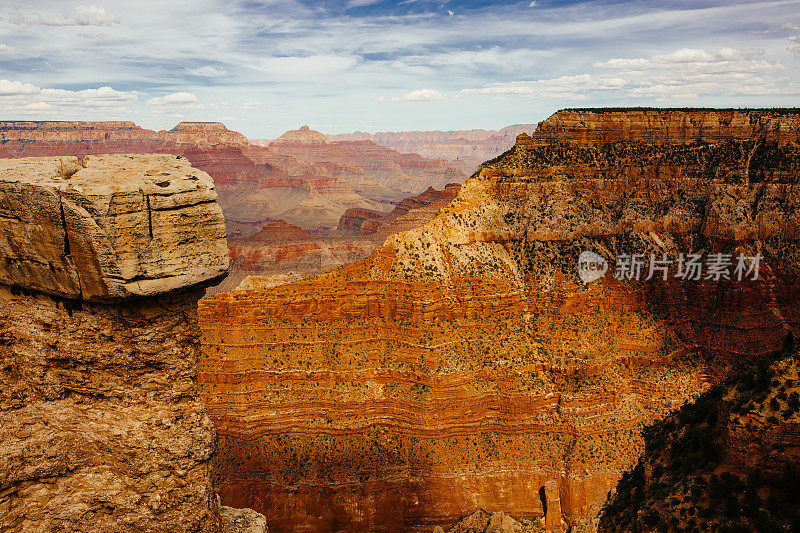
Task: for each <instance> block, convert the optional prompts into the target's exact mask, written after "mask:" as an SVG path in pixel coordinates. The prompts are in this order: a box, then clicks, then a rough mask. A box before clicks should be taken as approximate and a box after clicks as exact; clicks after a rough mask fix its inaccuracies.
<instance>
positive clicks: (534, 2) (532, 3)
mask: <svg viewBox="0 0 800 533" xmlns="http://www.w3.org/2000/svg"><path fill="white" fill-rule="evenodd" d="M528 7H536V0H533V2H531V3H530V4H529V5H528Z"/></svg>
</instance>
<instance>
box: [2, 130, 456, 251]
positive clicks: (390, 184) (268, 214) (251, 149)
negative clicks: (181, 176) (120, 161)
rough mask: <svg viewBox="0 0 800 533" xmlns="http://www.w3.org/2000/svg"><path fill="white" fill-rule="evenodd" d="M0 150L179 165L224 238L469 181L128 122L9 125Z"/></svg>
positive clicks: (328, 221)
mask: <svg viewBox="0 0 800 533" xmlns="http://www.w3.org/2000/svg"><path fill="white" fill-rule="evenodd" d="M0 141H2V142H1V143H0V157H30V156H83V155H95V154H114V153H141V152H156V153H165V154H173V155H180V156H183V157H186V158H187V159H188V160H189V161H190V162H191V163H192V164H193V165H194V166H195V167H196V168H199V169H201V170H204V171H206V172H207V173H208V174H209V175H211V177H212V178H214V181H215V183H216V186H217V193H218V194H219V204H220V205H221V206H222V209H223V212H224V214H225V220H226V223H227V227H228V229H229V231H231V232H240V233H242V234H244V235H245V236H246V235H249V234H250V233H254V232H256V231H258V229H259V228H260V227H261V226H262V225H263V224H264V223H266V222H268V221H269V220H274V219H278V218H280V219H283V220H286V221H288V222H291V223H293V224H297V225H300V226H301V227H303V228H304V229H307V230H316V229H318V228H320V227H327V228H328V229H329V230H330V229H332V228H334V227H335V226H336V224H337V222H338V221H339V218H340V217H341V216H342V215H343V214H344V213H345V211H346V210H347V209H349V208H358V209H370V210H374V211H381V212H388V211H390V210H391V209H392V205H391V204H392V203H393V202H396V201H399V200H402V199H404V198H406V197H408V196H409V195H413V194H418V193H420V192H422V191H424V190H425V189H426V188H427V187H428V186H430V185H435V186H437V187H439V188H440V186H441V185H444V184H445V183H449V182H461V181H463V180H464V179H465V178H466V177H467V174H466V173H464V172H461V171H459V170H458V169H456V168H454V167H453V166H452V165H451V164H449V163H448V162H446V161H443V160H428V159H423V158H422V157H419V156H417V155H410V154H400V153H397V152H395V151H393V150H390V149H387V148H383V147H380V146H378V145H376V144H374V143H372V142H360V143H341V142H332V143H328V142H327V141H326V139H325V136H324V135H322V134H321V133H319V132H314V131H312V130H310V129H308V128H307V127H306V128H305V129H301V130H297V131H294V132H287V134H285V135H284V136H282V138H281V141H280V142H277V143H275V145H274V148H272V149H268V148H265V147H262V146H256V145H252V144H250V143H249V142H248V140H247V139H246V138H245V137H244V135H242V134H241V133H238V132H234V131H230V130H228V129H227V128H226V127H225V126H224V125H223V124H220V123H216V122H181V123H180V124H178V125H177V126H176V127H175V128H173V129H172V130H169V131H158V132H156V131H151V130H146V129H142V128H140V127H139V126H137V125H135V124H133V123H132V122H18V121H7V122H0ZM318 141H319V142H318ZM309 147H310V148H309Z"/></svg>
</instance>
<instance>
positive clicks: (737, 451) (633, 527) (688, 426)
mask: <svg viewBox="0 0 800 533" xmlns="http://www.w3.org/2000/svg"><path fill="white" fill-rule="evenodd" d="M790 346H791V342H790V343H789V345H788V346H787V348H789V347H790ZM644 434H645V453H644V457H642V458H641V459H640V460H639V462H638V463H637V464H636V466H635V467H634V468H632V469H631V470H630V471H629V472H626V473H625V475H624V476H623V478H622V481H620V483H619V485H618V487H617V490H616V491H615V495H614V497H613V498H612V499H611V500H610V501H609V503H608V504H607V505H606V507H604V509H603V513H602V518H601V521H600V530H601V531H604V532H614V533H616V532H628V531H630V532H638V531H641V532H651V531H653V532H654V531H737V530H738V531H797V530H798V528H800V506H798V501H800V469H799V467H798V465H800V354H798V353H797V352H796V351H795V352H794V353H792V352H791V351H790V350H789V349H786V350H785V351H783V353H779V354H777V356H776V357H774V358H773V357H766V358H764V360H762V361H759V362H758V364H756V365H753V366H750V367H746V368H745V369H743V370H742V371H740V372H739V373H738V374H737V375H735V376H733V377H732V378H731V379H730V380H728V381H727V382H725V383H724V384H723V385H721V386H719V387H716V388H714V389H712V390H711V391H709V392H707V393H706V394H704V395H703V396H701V397H700V398H698V399H697V401H696V402H693V403H692V404H689V405H686V406H684V408H682V409H681V410H680V411H679V412H678V413H676V414H674V415H672V416H670V417H669V418H667V419H666V420H664V421H661V422H659V423H657V424H655V425H654V426H651V427H648V428H646V429H645V431H644Z"/></svg>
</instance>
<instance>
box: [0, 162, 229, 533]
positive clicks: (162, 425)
mask: <svg viewBox="0 0 800 533" xmlns="http://www.w3.org/2000/svg"><path fill="white" fill-rule="evenodd" d="M62 163H64V164H62ZM84 164H85V166H84ZM84 164H80V163H78V162H77V161H75V160H74V158H73V160H69V161H59V160H58V158H55V159H53V158H32V159H18V160H13V161H9V160H3V161H2V162H0V213H1V216H0V235H1V236H2V237H0V249H2V253H3V256H2V261H0V264H1V265H2V269H0V272H1V275H2V277H1V278H0V281H1V282H2V285H0V530H2V531H20V532H27V531H31V532H33V531H37V532H38V531H64V532H67V531H69V532H72V531H120V532H122V531H125V532H141V531H153V532H160V531H163V532H167V531H192V532H215V531H219V528H220V527H221V523H220V515H219V506H218V504H217V497H216V495H215V493H214V490H213V485H212V478H211V463H210V459H211V455H212V453H213V451H214V448H215V444H216V435H215V431H214V426H213V424H212V422H211V420H210V418H209V417H208V415H207V414H206V413H205V411H204V408H203V403H202V401H201V400H200V397H199V394H198V390H197V358H198V354H199V343H198V340H199V331H198V327H197V311H196V303H197V300H198V299H199V298H200V296H201V295H202V294H203V290H202V288H203V286H204V285H205V284H207V283H211V282H213V281H214V280H215V279H217V278H218V277H219V276H220V275H222V274H224V272H225V270H226V268H227V265H228V257H227V253H226V252H227V250H226V246H225V240H224V236H225V225H224V222H223V220H222V212H221V210H220V209H219V206H217V205H216V201H215V199H216V195H215V194H214V187H213V183H212V182H211V179H210V178H209V177H208V175H207V174H205V173H204V172H201V171H198V170H196V169H192V167H191V166H190V165H188V164H187V163H186V161H185V160H180V159H176V158H175V156H163V155H135V156H128V155H124V156H102V157H100V156H98V157H95V158H92V159H90V160H89V161H84Z"/></svg>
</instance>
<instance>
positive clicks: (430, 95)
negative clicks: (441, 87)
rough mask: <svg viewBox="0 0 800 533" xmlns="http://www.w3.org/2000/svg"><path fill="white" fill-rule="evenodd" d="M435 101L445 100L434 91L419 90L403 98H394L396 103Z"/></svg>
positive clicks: (440, 94)
mask: <svg viewBox="0 0 800 533" xmlns="http://www.w3.org/2000/svg"><path fill="white" fill-rule="evenodd" d="M434 100H444V95H443V94H442V93H440V92H439V91H434V90H433V89H418V90H416V91H411V92H410V93H406V94H404V95H403V96H399V97H395V98H392V101H394V102H432V101H434ZM380 101H383V102H385V101H386V99H385V98H384V99H381V100H380Z"/></svg>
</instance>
